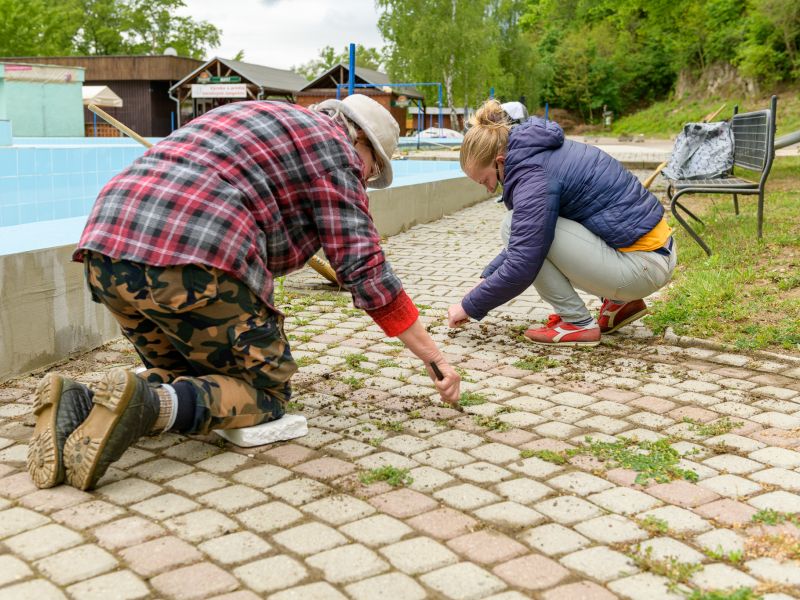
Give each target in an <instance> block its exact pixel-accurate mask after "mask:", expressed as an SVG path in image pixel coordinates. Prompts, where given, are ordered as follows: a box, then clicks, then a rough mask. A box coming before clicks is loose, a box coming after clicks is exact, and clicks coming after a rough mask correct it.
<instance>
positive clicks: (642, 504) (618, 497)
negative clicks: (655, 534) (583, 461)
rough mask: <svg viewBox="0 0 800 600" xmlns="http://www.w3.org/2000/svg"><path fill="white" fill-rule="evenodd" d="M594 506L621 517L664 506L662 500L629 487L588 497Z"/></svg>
mask: <svg viewBox="0 0 800 600" xmlns="http://www.w3.org/2000/svg"><path fill="white" fill-rule="evenodd" d="M586 499H587V500H589V501H590V502H592V503H593V504H597V505H598V506H600V507H602V508H605V509H606V510H608V511H610V512H613V513H617V514H620V515H632V514H636V513H639V512H642V511H645V510H649V509H651V508H655V507H656V506H659V505H661V504H662V502H661V501H660V500H658V499H657V498H654V497H653V496H650V495H649V494H645V493H644V492H640V491H639V490H634V489H631V488H628V487H614V488H611V489H607V490H604V491H602V492H600V493H598V494H592V495H590V496H587V497H586Z"/></svg>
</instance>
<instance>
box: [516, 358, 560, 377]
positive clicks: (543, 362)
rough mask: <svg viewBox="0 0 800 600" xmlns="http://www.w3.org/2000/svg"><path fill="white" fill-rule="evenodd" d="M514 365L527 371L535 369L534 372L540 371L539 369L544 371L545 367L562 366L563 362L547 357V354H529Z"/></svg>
mask: <svg viewBox="0 0 800 600" xmlns="http://www.w3.org/2000/svg"><path fill="white" fill-rule="evenodd" d="M512 366H514V367H516V368H517V369H524V370H525V371H533V372H534V373H538V372H539V371H544V370H545V369H551V368H553V367H560V366H561V363H560V362H558V361H557V360H553V359H552V358H547V357H546V356H528V357H526V358H523V359H521V360H518V361H517V362H515V363H514V364H513V365H512Z"/></svg>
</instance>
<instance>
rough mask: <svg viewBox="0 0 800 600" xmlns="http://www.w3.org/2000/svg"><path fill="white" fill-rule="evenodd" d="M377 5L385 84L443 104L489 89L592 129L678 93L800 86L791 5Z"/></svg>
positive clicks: (565, 1)
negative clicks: (420, 86)
mask: <svg viewBox="0 0 800 600" xmlns="http://www.w3.org/2000/svg"><path fill="white" fill-rule="evenodd" d="M376 5H377V6H378V8H379V9H380V10H381V11H382V15H381V17H380V21H379V28H380V30H381V33H382V34H383V37H384V39H385V40H386V42H387V49H386V63H387V69H388V71H389V73H390V75H391V77H392V79H393V80H397V81H402V80H414V81H423V80H424V81H441V82H443V83H444V85H445V95H446V98H445V103H446V104H448V105H449V106H464V105H471V106H474V105H475V104H476V103H478V102H480V101H481V100H482V99H484V98H486V97H487V96H488V95H489V92H490V89H492V88H494V91H495V94H496V95H497V96H498V97H500V98H501V99H503V100H517V99H520V98H524V99H525V101H526V103H527V104H528V106H530V107H536V106H539V105H541V104H543V103H544V102H548V103H549V104H550V105H551V106H556V107H560V108H564V109H566V110H569V111H572V112H574V113H577V114H578V115H580V117H581V118H582V119H583V120H584V121H586V122H596V121H598V120H599V118H600V112H601V110H602V107H603V106H604V105H607V106H608V108H609V109H611V110H613V111H614V112H615V113H617V114H625V113H630V112H633V111H635V110H637V109H639V108H641V107H644V106H646V105H649V104H651V103H652V102H654V101H657V100H662V99H666V98H668V97H670V95H675V96H677V97H683V96H684V95H686V93H687V92H689V93H699V94H700V95H712V96H713V95H714V94H727V93H734V94H740V95H748V96H756V95H759V94H766V93H769V92H771V91H772V90H774V89H779V88H780V89H786V88H787V87H792V86H796V85H797V82H798V78H799V77H800V53H799V51H798V48H799V47H800V2H798V1H797V0H745V1H743V0H376ZM795 94H796V92H795ZM428 100H429V101H433V100H434V98H433V97H432V96H429V98H428Z"/></svg>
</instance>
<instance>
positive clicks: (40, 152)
mask: <svg viewBox="0 0 800 600" xmlns="http://www.w3.org/2000/svg"><path fill="white" fill-rule="evenodd" d="M34 157H35V160H36V174H37V175H49V174H50V173H52V172H53V151H52V150H51V149H50V148H36V150H35V151H34Z"/></svg>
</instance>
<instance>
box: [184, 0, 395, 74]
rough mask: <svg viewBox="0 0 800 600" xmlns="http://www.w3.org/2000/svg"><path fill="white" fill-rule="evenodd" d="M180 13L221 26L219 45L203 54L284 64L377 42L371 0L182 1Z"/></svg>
mask: <svg viewBox="0 0 800 600" xmlns="http://www.w3.org/2000/svg"><path fill="white" fill-rule="evenodd" d="M184 1H185V2H186V8H185V9H183V10H181V11H180V14H184V15H188V16H191V17H193V18H195V19H198V20H202V21H208V22H210V23H212V24H214V25H216V26H217V27H219V28H220V29H222V40H221V45H220V47H219V48H215V49H213V50H212V51H211V52H210V55H209V56H208V57H207V58H211V57H212V56H219V57H221V58H233V57H234V56H235V55H236V53H237V52H239V50H244V60H245V61H246V62H251V63H256V64H259V65H264V66H267V67H275V68H278V69H288V68H290V67H292V66H293V65H300V64H302V63H305V62H308V61H309V60H312V59H314V58H317V57H318V55H319V50H320V49H321V48H322V47H323V46H333V47H334V48H336V49H337V50H339V49H341V48H344V47H345V46H347V45H348V44H349V43H350V42H353V43H356V44H359V45H363V46H366V47H370V46H377V47H380V46H383V41H382V39H381V36H380V33H379V32H378V26H377V23H378V13H377V11H376V9H375V2H374V0H227V2H221V1H220V0H184Z"/></svg>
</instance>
